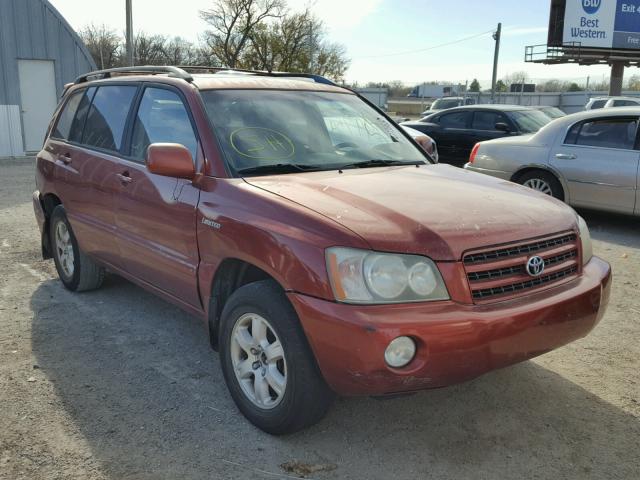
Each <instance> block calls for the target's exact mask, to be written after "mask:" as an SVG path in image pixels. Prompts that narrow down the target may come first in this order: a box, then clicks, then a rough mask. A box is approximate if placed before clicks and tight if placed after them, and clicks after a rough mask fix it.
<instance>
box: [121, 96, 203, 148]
mask: <svg viewBox="0 0 640 480" xmlns="http://www.w3.org/2000/svg"><path fill="white" fill-rule="evenodd" d="M160 142H161V143H179V144H181V145H184V146H185V147H187V148H188V149H189V151H190V152H191V157H192V158H196V148H197V145H198V142H197V140H196V136H195V134H194V132H193V127H192V126H191V121H190V120H189V114H188V113H187V109H186V107H185V106H184V103H182V100H181V99H180V97H179V96H178V95H177V94H176V93H175V92H172V91H170V90H166V89H163V88H147V89H146V90H145V91H144V94H143V96H142V100H141V102H140V107H139V108H138V114H137V115H136V119H135V124H134V126H133V140H132V142H131V156H132V157H134V158H138V159H144V158H145V156H146V154H147V147H148V146H149V145H151V144H152V143H160Z"/></svg>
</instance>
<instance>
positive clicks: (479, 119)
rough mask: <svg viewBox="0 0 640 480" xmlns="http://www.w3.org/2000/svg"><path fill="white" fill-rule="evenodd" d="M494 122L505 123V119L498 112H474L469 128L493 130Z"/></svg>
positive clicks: (494, 127)
mask: <svg viewBox="0 0 640 480" xmlns="http://www.w3.org/2000/svg"><path fill="white" fill-rule="evenodd" d="M496 123H507V119H506V118H505V117H504V116H503V115H502V114H501V113H499V112H476V113H474V114H473V123H472V124H471V128H473V129H474V130H495V129H496Z"/></svg>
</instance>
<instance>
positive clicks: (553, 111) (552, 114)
mask: <svg viewBox="0 0 640 480" xmlns="http://www.w3.org/2000/svg"><path fill="white" fill-rule="evenodd" d="M533 108H535V109H536V110H540V111H541V112H542V113H544V114H545V115H546V116H547V117H549V118H550V119H551V120H555V119H556V118H562V117H564V116H565V115H566V113H564V112H563V111H562V110H560V109H559V108H558V107H549V106H545V105H540V106H537V107H533Z"/></svg>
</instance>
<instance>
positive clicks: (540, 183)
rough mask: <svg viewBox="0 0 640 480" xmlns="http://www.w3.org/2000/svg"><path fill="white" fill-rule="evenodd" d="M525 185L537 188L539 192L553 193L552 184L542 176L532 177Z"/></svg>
mask: <svg viewBox="0 0 640 480" xmlns="http://www.w3.org/2000/svg"><path fill="white" fill-rule="evenodd" d="M523 185H524V186H525V187H529V188H532V189H533V190H537V191H538V192H542V193H546V194H547V195H553V191H552V190H551V185H549V184H548V183H547V182H545V181H544V180H542V179H541V178H530V179H529V180H527V181H526V182H524V183H523Z"/></svg>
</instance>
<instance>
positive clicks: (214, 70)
mask: <svg viewBox="0 0 640 480" xmlns="http://www.w3.org/2000/svg"><path fill="white" fill-rule="evenodd" d="M178 68H179V69H181V70H184V71H185V72H210V73H225V72H229V73H247V74H252V75H257V76H262V77H277V78H308V79H310V80H313V81H314V82H316V83H324V84H325V85H333V86H338V85H337V84H336V83H335V82H332V81H331V80H329V79H328V78H326V77H323V76H322V75H315V74H312V73H293V72H268V71H266V70H247V69H244V68H229V67H207V66H200V65H179V66H178Z"/></svg>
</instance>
